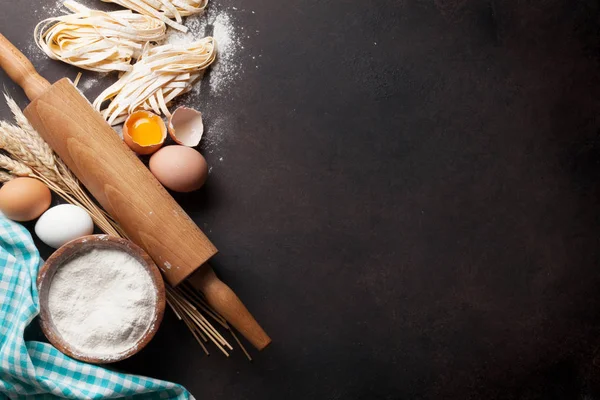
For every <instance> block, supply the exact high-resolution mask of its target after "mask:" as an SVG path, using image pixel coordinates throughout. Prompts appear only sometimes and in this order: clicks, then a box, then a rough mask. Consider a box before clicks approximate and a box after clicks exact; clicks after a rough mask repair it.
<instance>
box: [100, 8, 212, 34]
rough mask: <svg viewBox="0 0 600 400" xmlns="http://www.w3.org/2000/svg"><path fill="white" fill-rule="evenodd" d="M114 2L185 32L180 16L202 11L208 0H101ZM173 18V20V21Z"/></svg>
mask: <svg viewBox="0 0 600 400" xmlns="http://www.w3.org/2000/svg"><path fill="white" fill-rule="evenodd" d="M102 1H104V2H105V3H115V4H118V5H120V6H122V7H125V8H129V9H130V10H133V11H137V12H139V13H140V14H144V15H150V16H153V17H155V18H158V19H160V20H161V21H163V22H164V23H165V24H167V25H169V26H171V27H172V28H174V29H177V30H179V31H182V32H187V31H188V28H186V27H185V26H184V25H183V24H182V22H183V19H182V17H186V16H188V15H192V14H199V13H201V12H203V11H204V9H205V8H206V4H207V3H208V0H102ZM173 18H174V19H175V21H173Z"/></svg>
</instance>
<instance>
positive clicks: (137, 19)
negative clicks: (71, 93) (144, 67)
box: [34, 0, 167, 72]
mask: <svg viewBox="0 0 600 400" xmlns="http://www.w3.org/2000/svg"><path fill="white" fill-rule="evenodd" d="M64 5H65V7H66V8H67V9H68V10H70V11H71V12H72V13H71V14H67V15H62V16H59V17H54V18H48V19H45V20H43V21H41V22H40V23H39V24H38V25H37V26H36V27H35V31H34V39H35V41H36V43H37V45H38V47H39V48H40V49H41V50H42V51H43V52H44V53H46V54H47V55H48V57H50V58H52V59H54V60H60V61H63V62H65V63H67V64H71V65H74V66H76V67H79V68H83V69H87V70H90V71H95V72H111V71H122V72H126V71H129V70H131V68H132V66H131V62H132V60H133V59H136V58H138V57H139V56H140V55H141V53H142V50H143V48H144V45H145V44H146V43H147V42H150V41H153V42H156V41H161V40H163V39H164V38H165V36H166V31H167V27H166V25H165V23H164V22H163V21H161V20H160V19H157V18H154V17H151V16H148V15H140V14H136V13H134V12H131V11H129V10H123V11H112V12H104V11H99V10H92V9H89V8H87V7H85V6H84V5H82V4H79V3H77V2H75V1H72V0H68V1H65V2H64Z"/></svg>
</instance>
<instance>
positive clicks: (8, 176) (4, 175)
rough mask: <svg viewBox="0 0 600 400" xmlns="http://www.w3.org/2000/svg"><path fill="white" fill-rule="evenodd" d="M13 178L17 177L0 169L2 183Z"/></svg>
mask: <svg viewBox="0 0 600 400" xmlns="http://www.w3.org/2000/svg"><path fill="white" fill-rule="evenodd" d="M13 179H15V177H14V176H12V175H11V174H10V173H9V172H7V171H2V170H0V182H1V183H5V182H8V181H12V180H13Z"/></svg>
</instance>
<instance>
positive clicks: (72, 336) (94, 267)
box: [48, 249, 157, 358]
mask: <svg viewBox="0 0 600 400" xmlns="http://www.w3.org/2000/svg"><path fill="white" fill-rule="evenodd" d="M48 300H49V303H48V310H49V313H50V318H51V319H52V322H53V323H54V326H55V327H56V329H57V330H58V332H59V334H60V335H61V336H62V338H63V339H64V340H65V341H66V342H67V343H68V344H69V345H70V346H71V347H72V348H73V349H74V350H75V351H76V352H77V353H80V354H83V355H88V356H94V357H100V358H110V357H113V356H115V355H117V354H119V353H122V352H124V351H126V350H129V349H131V348H132V347H133V346H135V344H136V343H137V341H138V340H139V339H140V338H141V337H142V336H143V335H144V334H145V333H146V331H147V330H148V328H149V327H150V326H151V325H152V323H153V322H154V321H153V319H154V309H155V307H156V302H157V299H156V293H155V288H154V284H153V281H152V278H151V277H150V274H149V273H148V272H147V271H146V269H145V268H144V267H143V266H142V264H140V262H139V261H138V260H137V259H135V258H134V257H132V256H130V255H129V254H127V253H125V252H123V251H120V250H112V249H95V250H91V251H88V252H85V253H82V254H80V255H77V256H76V257H75V258H73V259H71V260H69V261H68V262H66V263H65V264H63V265H62V266H60V267H59V269H58V270H57V271H56V273H55V275H54V277H53V278H52V282H51V283H50V289H49V293H48Z"/></svg>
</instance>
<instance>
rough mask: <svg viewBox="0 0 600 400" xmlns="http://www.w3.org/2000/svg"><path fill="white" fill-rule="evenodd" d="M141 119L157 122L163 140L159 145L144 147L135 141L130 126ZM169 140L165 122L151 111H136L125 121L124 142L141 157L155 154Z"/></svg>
mask: <svg viewBox="0 0 600 400" xmlns="http://www.w3.org/2000/svg"><path fill="white" fill-rule="evenodd" d="M141 117H147V118H152V119H154V120H156V123H157V124H159V126H160V130H161V133H162V135H161V140H160V142H159V143H155V144H150V145H142V144H140V143H137V142H135V141H134V140H133V137H132V135H131V134H130V132H129V129H130V128H129V126H130V123H131V121H133V120H136V119H138V118H141ZM166 138H167V127H166V126H165V123H164V121H163V120H162V118H161V117H159V116H158V115H156V114H154V113H152V112H150V111H136V112H134V113H132V114H130V115H129V116H128V117H127V119H126V120H125V124H124V125H123V141H124V142H125V143H126V144H127V146H129V148H130V149H131V150H133V151H135V152H136V153H137V154H139V155H148V154H152V153H155V152H156V151H157V150H158V149H160V148H161V147H162V145H163V143H164V142H165V139H166Z"/></svg>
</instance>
